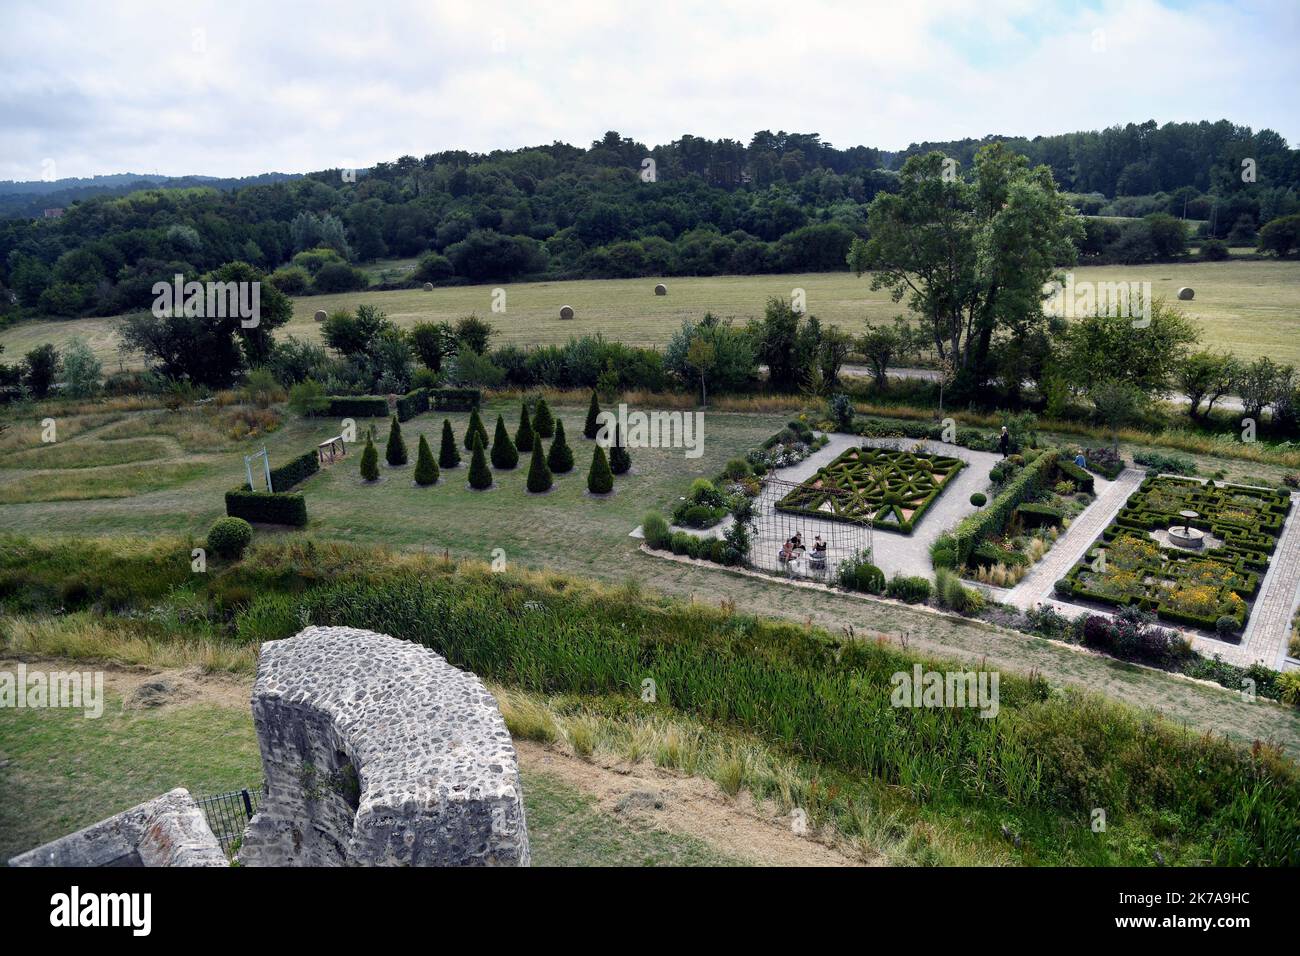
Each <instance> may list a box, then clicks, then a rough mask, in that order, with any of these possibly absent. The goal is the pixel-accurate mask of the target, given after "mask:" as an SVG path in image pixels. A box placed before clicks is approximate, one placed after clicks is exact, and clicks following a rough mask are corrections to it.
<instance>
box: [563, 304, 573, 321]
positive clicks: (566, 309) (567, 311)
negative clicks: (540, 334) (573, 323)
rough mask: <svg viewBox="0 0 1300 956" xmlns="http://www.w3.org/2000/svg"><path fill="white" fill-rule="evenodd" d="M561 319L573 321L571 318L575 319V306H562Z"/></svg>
mask: <svg viewBox="0 0 1300 956" xmlns="http://www.w3.org/2000/svg"><path fill="white" fill-rule="evenodd" d="M560 318H562V319H571V318H573V306H571V305H562V306H560Z"/></svg>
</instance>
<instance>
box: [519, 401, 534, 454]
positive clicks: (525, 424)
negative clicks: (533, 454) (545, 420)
mask: <svg viewBox="0 0 1300 956" xmlns="http://www.w3.org/2000/svg"><path fill="white" fill-rule="evenodd" d="M533 438H534V435H533V423H532V422H530V421H529V420H528V406H527V405H520V406H519V428H518V429H517V430H516V431H515V447H516V448H518V449H519V450H520V451H523V452H527V451H532V450H533Z"/></svg>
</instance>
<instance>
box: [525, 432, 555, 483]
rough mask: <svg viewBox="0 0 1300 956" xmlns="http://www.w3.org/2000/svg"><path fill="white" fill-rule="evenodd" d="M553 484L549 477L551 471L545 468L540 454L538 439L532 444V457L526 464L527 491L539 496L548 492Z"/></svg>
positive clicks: (544, 462) (540, 444) (551, 478)
mask: <svg viewBox="0 0 1300 956" xmlns="http://www.w3.org/2000/svg"><path fill="white" fill-rule="evenodd" d="M553 484H555V479H554V478H553V477H552V476H551V469H550V468H548V467H547V466H546V457H545V456H544V455H543V454H542V443H541V440H540V439H539V440H538V441H536V442H534V443H533V457H532V460H531V461H530V462H529V463H528V490H529V491H531V492H533V493H534V494H540V493H541V492H543V491H550V489H551V486H552V485H553Z"/></svg>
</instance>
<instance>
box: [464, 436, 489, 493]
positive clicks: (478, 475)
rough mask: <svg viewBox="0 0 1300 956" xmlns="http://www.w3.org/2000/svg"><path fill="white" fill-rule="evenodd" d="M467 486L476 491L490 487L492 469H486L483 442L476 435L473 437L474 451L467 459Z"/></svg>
mask: <svg viewBox="0 0 1300 956" xmlns="http://www.w3.org/2000/svg"><path fill="white" fill-rule="evenodd" d="M469 486H470V487H471V488H473V489H474V490H476V491H483V490H484V489H485V488H491V487H492V469H491V468H489V467H488V463H487V454H486V453H485V452H484V451H483V441H482V439H480V438H479V437H478V435H475V436H474V449H473V451H472V452H471V454H470V459H469Z"/></svg>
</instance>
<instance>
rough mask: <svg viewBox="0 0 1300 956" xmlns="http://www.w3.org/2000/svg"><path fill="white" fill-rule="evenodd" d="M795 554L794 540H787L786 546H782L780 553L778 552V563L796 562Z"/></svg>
mask: <svg viewBox="0 0 1300 956" xmlns="http://www.w3.org/2000/svg"><path fill="white" fill-rule="evenodd" d="M794 553H795V543H794V538H786V539H785V544H783V545H782V546H781V550H780V552H778V554H777V556H776V557H777V560H778V561H780V562H781V563H782V564H784V563H785V562H787V561H793V560H794Z"/></svg>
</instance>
